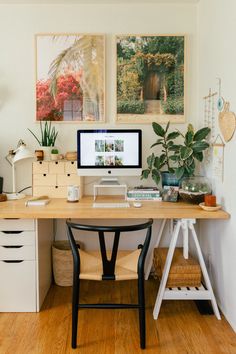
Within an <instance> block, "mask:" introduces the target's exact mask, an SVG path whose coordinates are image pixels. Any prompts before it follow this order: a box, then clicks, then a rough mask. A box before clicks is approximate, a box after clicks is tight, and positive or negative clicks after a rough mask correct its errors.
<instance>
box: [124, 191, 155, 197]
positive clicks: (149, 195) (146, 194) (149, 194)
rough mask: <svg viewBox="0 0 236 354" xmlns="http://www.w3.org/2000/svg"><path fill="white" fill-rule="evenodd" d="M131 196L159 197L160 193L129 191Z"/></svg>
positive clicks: (128, 194)
mask: <svg viewBox="0 0 236 354" xmlns="http://www.w3.org/2000/svg"><path fill="white" fill-rule="evenodd" d="M127 196H128V197H131V198H157V197H160V193H130V192H128V193H127Z"/></svg>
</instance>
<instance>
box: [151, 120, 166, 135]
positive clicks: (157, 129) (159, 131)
mask: <svg viewBox="0 0 236 354" xmlns="http://www.w3.org/2000/svg"><path fill="white" fill-rule="evenodd" d="M152 128H153V130H154V132H155V134H156V135H158V136H161V137H163V136H164V135H165V130H164V129H163V128H162V127H161V126H160V124H158V123H156V122H153V123H152Z"/></svg>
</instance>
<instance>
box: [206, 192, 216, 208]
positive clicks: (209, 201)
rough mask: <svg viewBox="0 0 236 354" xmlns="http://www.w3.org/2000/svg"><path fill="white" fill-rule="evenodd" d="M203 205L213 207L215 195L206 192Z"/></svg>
mask: <svg viewBox="0 0 236 354" xmlns="http://www.w3.org/2000/svg"><path fill="white" fill-rule="evenodd" d="M204 204H205V206H209V207H215V206H216V196H215V195H212V194H206V195H205V196H204Z"/></svg>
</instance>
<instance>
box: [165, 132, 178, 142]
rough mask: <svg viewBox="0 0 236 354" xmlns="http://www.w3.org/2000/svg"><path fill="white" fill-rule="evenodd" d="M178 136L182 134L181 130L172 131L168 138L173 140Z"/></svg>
mask: <svg viewBox="0 0 236 354" xmlns="http://www.w3.org/2000/svg"><path fill="white" fill-rule="evenodd" d="M178 136H180V133H179V132H172V133H169V134H168V135H167V138H166V140H167V141H168V140H173V139H176V138H177V137H178Z"/></svg>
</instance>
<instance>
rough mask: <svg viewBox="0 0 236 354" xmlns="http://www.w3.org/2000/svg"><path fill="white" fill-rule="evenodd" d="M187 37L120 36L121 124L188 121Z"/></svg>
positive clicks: (118, 96) (118, 112)
mask: <svg viewBox="0 0 236 354" xmlns="http://www.w3.org/2000/svg"><path fill="white" fill-rule="evenodd" d="M185 92H186V36H185V35H134V34H130V35H117V36H116V121H117V123H135V124H139V123H148V124H149V123H150V122H153V121H156V122H158V123H161V124H162V123H163V124H166V123H167V122H169V121H170V122H171V123H184V122H185V121H186V118H185V112H186V99H185V96H186V95H185Z"/></svg>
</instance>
